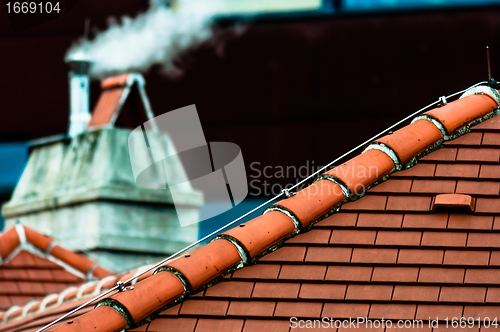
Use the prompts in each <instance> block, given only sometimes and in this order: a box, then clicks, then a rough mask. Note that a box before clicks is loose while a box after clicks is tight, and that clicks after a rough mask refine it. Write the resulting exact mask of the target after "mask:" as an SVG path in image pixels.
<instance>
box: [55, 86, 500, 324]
mask: <svg viewBox="0 0 500 332" xmlns="http://www.w3.org/2000/svg"><path fill="white" fill-rule="evenodd" d="M498 100H499V98H498V93H497V92H496V91H493V90H492V89H490V88H487V87H480V88H475V89H474V90H473V91H472V93H471V92H470V91H469V92H467V93H466V96H464V97H463V98H462V99H460V100H458V101H455V102H450V103H448V104H447V105H445V106H443V107H440V108H437V109H435V110H432V111H429V112H427V113H425V114H424V115H422V116H420V117H418V118H417V119H416V120H415V121H414V122H413V123H412V124H410V125H408V126H406V127H404V128H402V129H400V130H398V131H396V132H394V133H392V134H390V135H387V136H385V137H382V138H380V139H378V140H376V141H375V142H373V143H372V144H371V145H370V146H369V147H368V148H367V150H365V152H364V153H362V154H361V155H360V156H358V157H355V158H353V159H352V160H351V161H348V162H347V163H345V164H343V165H341V166H339V167H337V168H335V169H333V170H330V171H328V172H327V173H325V174H324V175H323V176H321V177H319V178H318V181H316V182H315V183H314V184H312V185H311V186H309V187H307V188H306V189H303V190H301V191H299V192H298V193H297V194H296V195H294V196H291V197H289V198H286V199H284V200H282V201H280V202H278V203H277V204H275V205H273V206H272V207H271V208H270V209H268V210H267V213H265V214H264V215H263V216H260V217H258V218H255V219H253V220H251V221H249V222H247V223H246V224H244V225H243V226H239V227H236V228H233V229H231V230H229V231H227V232H225V233H224V234H222V235H220V236H217V237H216V238H214V239H213V240H212V242H210V243H209V244H208V245H205V246H202V247H200V248H198V249H196V250H195V251H193V252H191V253H190V254H189V255H185V256H183V257H179V258H176V259H174V260H171V261H169V262H168V263H167V264H166V265H165V266H163V267H161V268H159V269H157V270H156V272H155V273H154V274H153V275H152V276H151V277H149V278H147V279H145V280H143V281H140V282H138V283H137V284H135V286H134V289H133V290H129V291H125V292H120V293H118V294H116V295H113V296H111V297H110V298H107V299H103V300H101V301H99V302H98V304H97V308H96V309H94V310H91V311H89V312H87V313H85V314H83V315H81V316H79V317H76V318H74V319H72V321H71V324H68V323H61V324H59V325H57V326H54V327H51V328H49V329H48V331H88V330H93V331H112V330H121V329H127V328H136V329H135V330H134V331H140V330H143V331H168V330H169V329H172V328H173V329H175V327H176V326H180V325H179V324H182V326H183V328H182V329H183V330H185V331H193V330H194V329H196V331H200V330H212V331H214V330H218V329H231V330H238V331H256V330H258V331H261V330H264V329H269V328H271V326H272V328H275V329H276V330H283V331H288V330H289V329H290V317H291V316H294V317H299V318H303V319H319V318H321V317H331V318H335V319H345V318H350V317H368V318H372V319H380V318H385V319H394V320H397V319H415V318H416V319H423V320H426V321H427V320H429V319H434V318H436V317H439V319H440V320H443V319H444V318H446V317H448V318H449V319H452V318H453V317H462V316H464V317H474V318H477V317H481V319H485V318H489V319H494V318H496V317H497V316H498V315H499V314H500V309H499V308H500V302H499V301H500V296H499V294H498V293H499V292H498V291H497V288H498V286H499V284H498V283H497V279H496V277H494V276H495V275H496V274H499V273H500V270H498V266H500V233H499V231H498V230H499V229H500V226H499V225H500V217H499V216H498V213H499V212H500V210H499V206H500V192H498V190H495V188H496V187H494V186H493V187H491V188H490V189H488V191H486V192H483V191H481V190H480V187H481V185H482V183H481V182H480V180H482V179H481V178H480V177H479V174H484V176H487V177H489V179H492V180H495V181H498V179H499V178H500V174H498V173H496V174H495V172H494V171H493V170H492V169H488V167H486V168H485V171H484V172H483V173H480V171H481V169H482V168H483V167H485V166H497V165H498V164H499V163H500V149H499V147H498V146H493V147H490V146H492V143H491V139H487V140H486V141H485V142H486V144H487V146H488V148H483V146H482V145H481V144H482V143H479V142H482V141H483V140H484V136H485V134H486V133H500V122H499V121H498V118H499V117H494V116H495V115H497V111H496V110H497V107H498ZM489 117H493V118H492V119H490V120H486V118H489ZM483 120H486V121H484V122H483V123H481V124H480V125H478V126H476V127H474V128H472V131H473V132H472V133H471V134H466V135H465V136H464V138H463V139H461V140H456V141H451V143H450V144H444V145H443V146H441V144H442V142H443V140H452V139H454V138H457V137H458V136H460V135H463V134H465V133H466V132H467V131H468V129H469V127H470V126H471V125H474V124H476V123H478V122H481V121H483ZM471 136H472V137H471ZM479 136H481V138H479ZM434 150H437V151H435V152H432V151H434ZM426 154H427V156H426V157H423V156H424V155H426ZM417 160H418V162H419V164H418V165H417V166H414V167H411V166H412V165H414V164H415V163H416V161H417ZM352 167H360V169H364V170H366V171H369V170H370V169H371V170H375V171H374V172H372V173H369V172H368V173H366V172H365V173H364V174H363V175H359V176H358V175H354V176H353V175H352V174H349V172H346V170H349V169H350V168H352ZM407 167H411V168H410V169H408V170H405V171H400V172H396V173H395V174H394V175H391V174H392V173H393V172H394V171H398V170H402V169H405V168H407ZM389 175H391V179H389V180H387V182H386V183H384V185H382V186H380V187H379V188H378V190H373V191H370V190H368V191H366V190H364V189H366V188H370V187H372V186H375V185H377V184H378V183H379V182H383V181H384V180H386V179H387V177H388V176H389ZM392 177H394V179H393V178H392ZM443 180H446V181H451V182H450V183H448V182H446V181H445V182H443ZM424 181H427V182H424ZM433 181H440V182H439V183H440V185H434V182H433ZM458 181H472V182H474V181H476V182H477V184H476V185H474V184H472V183H468V185H461V187H460V192H461V194H464V195H470V196H471V197H473V198H475V199H476V205H475V207H474V208H473V211H471V214H464V213H457V212H456V211H455V210H446V208H445V209H443V210H442V211H441V212H439V213H435V212H433V211H432V210H431V208H432V207H431V203H432V201H433V199H434V198H435V196H436V195H437V194H456V190H457V186H453V184H456V183H458ZM413 186H415V190H413ZM360 189H361V190H360ZM495 191H496V192H495ZM365 194H366V195H365ZM364 195H365V196H364ZM361 196H364V197H361ZM476 220H477V222H478V224H477V226H476V224H475V223H476ZM487 226H490V227H487ZM267 254H269V255H267ZM264 255H267V256H266V257H265V258H263V259H260V260H259V258H260V257H262V256H264ZM254 263H255V264H256V265H252V264H254ZM246 265H250V266H248V267H244V268H243V269H241V270H237V269H238V268H241V267H243V266H246ZM479 270H480V271H483V272H486V273H483V274H481V273H480V272H479ZM216 283H218V284H216ZM205 289H206V290H205ZM193 294H196V295H193ZM471 303H473V304H474V306H469V305H470V304H471ZM165 309H166V310H165ZM152 318H153V319H154V320H153V321H152V322H151V323H148V321H149V320H151V319H152ZM270 318H272V320H270ZM441 322H442V321H441ZM144 324H145V325H144Z"/></svg>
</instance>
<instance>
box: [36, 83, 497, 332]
mask: <svg viewBox="0 0 500 332" xmlns="http://www.w3.org/2000/svg"><path fill="white" fill-rule="evenodd" d="M485 84H488V82H487V81H482V82H479V83H476V84H474V85H472V86H471V87H469V88H467V89H464V90H461V91H458V92H455V93H452V94H450V95H448V96H446V97H444V96H443V97H440V98H439V99H438V100H437V101H435V102H433V103H431V104H429V105H427V106H425V107H423V108H421V109H419V110H418V111H416V112H413V113H412V114H410V115H408V116H406V117H405V118H403V119H402V120H400V121H398V122H396V123H395V124H393V125H392V126H390V127H388V128H386V129H385V130H383V131H381V132H380V133H378V134H376V135H375V136H373V137H371V138H369V139H367V140H366V141H364V142H363V143H361V144H359V145H358V146H356V147H354V148H352V149H351V150H349V151H347V152H346V153H344V154H343V155H341V156H340V157H338V158H336V159H335V160H333V161H331V162H330V163H328V164H327V165H325V166H323V167H322V168H320V169H318V170H317V171H316V172H313V173H311V174H310V175H309V176H307V177H305V178H304V179H302V180H301V181H299V182H297V183H296V184H295V185H293V186H292V187H290V188H287V189H284V190H283V191H282V192H281V193H280V194H278V195H276V196H274V197H273V198H271V199H269V200H267V201H266V202H264V203H262V204H261V205H259V206H257V207H255V208H253V209H252V210H250V211H248V212H246V213H245V214H243V215H241V216H240V217H238V218H236V219H234V220H233V221H231V222H229V223H227V224H226V225H224V226H222V227H220V228H219V229H217V230H215V231H213V232H212V233H210V234H208V235H206V236H204V237H203V238H201V239H199V240H197V241H195V242H193V243H192V244H190V245H188V246H187V247H185V248H183V249H181V250H179V251H177V252H176V253H174V254H172V255H170V256H168V257H167V258H165V259H163V260H161V261H160V262H158V263H156V264H154V265H152V266H151V267H149V268H148V269H146V270H144V271H142V272H141V273H139V274H137V275H134V276H133V277H131V278H130V279H128V280H125V281H122V282H118V283H117V284H116V285H115V286H114V287H112V288H110V289H108V290H107V291H105V292H104V293H102V294H100V295H98V296H96V297H94V298H92V299H90V300H89V301H87V302H85V303H83V304H81V305H80V306H78V307H76V308H75V309H73V310H71V311H69V312H68V313H66V314H64V315H63V316H61V317H59V318H58V319H56V320H54V321H53V322H51V323H49V324H47V325H46V326H44V327H42V328H41V329H39V330H37V332H42V331H45V330H46V329H48V328H49V327H51V326H54V325H55V324H57V323H59V322H61V321H62V320H64V319H66V318H68V317H69V316H71V315H73V314H74V313H76V312H78V311H79V310H81V309H83V308H84V307H86V306H88V305H90V304H92V303H94V302H96V301H97V300H100V299H102V298H104V297H105V296H106V295H108V294H110V293H112V292H114V291H116V290H118V291H119V292H122V291H126V290H127V288H128V287H127V286H130V285H131V284H132V283H133V282H134V280H137V279H138V278H139V277H141V276H142V275H144V274H146V273H148V272H150V271H152V270H155V269H157V268H159V267H161V266H162V265H164V264H165V263H167V262H168V261H169V260H171V259H174V258H176V257H178V256H180V255H181V254H183V253H185V252H186V251H188V250H189V249H191V248H193V247H195V246H197V245H198V244H200V243H202V242H204V241H206V240H208V239H210V238H212V237H214V236H216V235H219V234H220V233H221V232H222V231H224V230H226V229H227V228H229V227H230V226H232V225H234V224H236V223H237V222H238V221H240V220H242V219H243V218H246V217H247V216H249V215H251V214H253V213H254V212H256V211H258V210H260V209H261V208H263V207H266V206H268V204H270V203H272V202H273V201H275V200H277V199H278V198H280V197H282V196H284V197H285V198H287V197H290V196H291V195H294V193H292V192H290V191H291V190H293V189H295V188H297V187H299V186H301V185H302V184H304V183H305V182H307V181H309V180H311V179H312V178H315V177H317V176H318V174H320V173H322V172H324V171H326V170H328V169H330V168H331V167H332V166H334V165H335V164H336V163H337V162H339V161H340V160H342V159H344V158H345V157H347V156H349V155H351V154H352V153H353V152H355V151H357V150H359V149H361V148H362V147H365V146H367V145H368V144H370V143H372V142H373V141H374V140H376V139H377V138H379V137H381V136H382V135H384V134H386V133H388V132H389V131H391V130H392V129H394V128H396V127H398V126H399V125H401V124H402V123H404V122H406V121H408V120H410V119H411V118H413V117H415V116H417V115H419V114H420V113H422V112H424V111H426V110H427V109H429V108H431V107H433V106H437V105H439V104H441V105H445V104H447V103H448V99H450V98H454V97H456V96H458V95H461V94H464V93H465V95H464V96H462V97H465V96H467V95H472V94H487V95H489V96H490V97H492V98H494V99H495V100H496V101H497V103H498V105H499V106H500V94H498V92H497V91H496V90H495V91H494V89H492V88H489V87H488V86H483V85H485ZM440 130H441V129H440ZM445 137H446V136H445Z"/></svg>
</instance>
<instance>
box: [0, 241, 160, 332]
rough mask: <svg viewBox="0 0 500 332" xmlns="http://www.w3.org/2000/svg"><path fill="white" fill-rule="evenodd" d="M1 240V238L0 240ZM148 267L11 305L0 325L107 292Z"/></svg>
mask: <svg viewBox="0 0 500 332" xmlns="http://www.w3.org/2000/svg"><path fill="white" fill-rule="evenodd" d="M0 240H1V238H0ZM147 267H148V265H146V266H142V267H138V268H136V269H133V270H131V271H127V272H124V273H119V274H111V275H106V276H104V277H102V278H100V279H96V280H91V281H86V282H83V283H81V284H79V285H72V286H69V287H67V288H65V289H63V290H61V291H60V292H58V293H51V294H48V295H46V296H45V297H44V298H42V299H39V300H32V301H30V302H28V303H26V304H24V305H13V306H11V307H10V308H8V309H7V310H5V311H0V327H1V324H2V323H3V324H5V323H9V322H12V321H17V320H20V319H23V318H25V317H27V316H30V315H35V314H38V313H42V312H43V311H45V310H48V309H53V308H56V307H58V306H60V305H62V304H64V303H68V302H71V301H76V300H80V299H83V298H86V297H90V296H96V295H98V294H100V293H101V292H103V291H105V290H108V289H110V288H112V287H113V286H115V285H116V283H117V282H123V281H125V280H129V279H131V278H134V276H138V275H139V274H140V273H141V272H142V271H143V270H144V269H146V268H147ZM150 275H151V274H143V275H141V276H139V277H138V278H137V279H135V280H134V282H133V283H134V284H135V283H136V282H137V281H140V280H143V279H145V278H147V277H149V276H150Z"/></svg>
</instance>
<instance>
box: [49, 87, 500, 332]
mask: <svg viewBox="0 0 500 332" xmlns="http://www.w3.org/2000/svg"><path fill="white" fill-rule="evenodd" d="M491 90H493V89H491ZM492 94H494V95H496V94H498V93H497V91H496V90H495V91H494V93H493V92H492ZM498 106H499V103H498V101H497V100H496V99H495V98H492V97H491V96H490V95H489V94H484V92H483V93H481V92H479V93H478V94H472V95H467V96H465V97H464V98H462V99H459V100H457V101H454V102H451V103H448V104H446V105H444V106H443V107H441V108H437V109H433V110H431V111H429V112H426V113H425V115H427V116H429V117H431V118H433V119H434V120H432V121H431V120H430V119H429V118H419V119H418V121H414V122H412V123H411V124H409V125H407V126H405V127H403V128H401V129H399V130H398V131H396V132H395V133H393V134H390V135H386V136H384V137H382V138H380V139H378V140H377V141H376V142H380V143H382V144H385V143H387V144H386V146H388V148H389V149H390V150H392V151H393V153H394V154H395V155H396V156H397V158H398V159H399V160H400V161H402V163H404V166H403V167H401V168H408V167H411V166H413V165H414V164H415V162H416V159H418V158H420V157H422V156H424V155H426V154H427V153H429V152H431V151H434V150H435V149H437V148H439V147H440V146H441V143H442V142H443V140H448V139H454V138H457V137H458V136H460V135H463V134H465V133H467V132H468V130H469V127H470V126H471V125H474V124H476V123H479V122H481V121H483V120H485V119H486V118H490V117H492V116H495V115H497V114H498ZM420 120H424V121H427V122H428V124H427V123H425V124H424V121H420ZM431 124H432V125H433V127H434V128H433V127H431V126H430V125H431ZM443 128H446V131H447V134H448V135H447V136H444V135H443V133H442V129H443ZM422 129H424V130H423V132H424V133H423V134H424V135H422ZM392 135H394V136H392ZM426 135H430V137H431V138H429V137H427V136H426ZM408 149H410V151H411V153H408ZM370 151H372V150H370V149H367V150H365V151H364V152H363V153H362V154H361V155H359V156H357V157H355V158H353V159H351V160H350V161H348V162H346V163H344V164H343V165H341V166H338V167H336V168H334V169H333V170H330V171H328V172H327V174H329V175H332V173H333V175H334V176H335V174H336V176H338V174H339V173H340V171H341V170H342V167H344V168H345V167H348V166H349V165H350V166H351V167H352V166H361V167H369V166H373V167H379V168H380V169H381V170H382V172H378V173H377V176H375V177H373V176H366V177H358V178H357V177H352V178H351V179H348V178H347V177H346V178H340V180H341V181H342V182H343V183H346V184H347V185H348V186H349V188H350V189H351V188H352V187H354V188H355V187H356V186H357V185H360V184H361V185H364V186H367V187H373V186H374V185H376V184H378V183H380V182H383V181H385V180H386V179H387V178H388V176H389V175H390V174H391V173H392V172H394V171H395V170H396V166H397V165H396V164H395V163H394V161H393V160H394V156H391V155H389V154H390V153H389V152H387V151H384V150H377V151H378V152H380V153H382V154H383V155H385V156H386V157H383V156H382V155H380V156H381V157H377V158H369V157H368V156H369V155H370V154H372V153H373V152H370ZM378 152H377V153H378ZM365 158H367V159H366V160H371V161H372V162H374V165H369V164H368V165H367V164H363V162H362V160H364V159H365ZM341 174H342V173H341ZM349 180H351V182H350V181H349ZM342 189H343V188H342V187H341V186H340V185H339V184H338V183H335V182H333V181H331V180H330V179H328V178H321V177H320V179H319V181H317V182H315V183H313V184H312V185H310V186H309V187H307V188H305V189H302V190H301V191H299V192H298V193H297V194H296V195H294V196H291V197H289V198H286V199H284V200H282V201H280V202H278V203H277V204H275V205H273V206H274V207H284V208H286V210H287V211H288V212H289V213H290V214H285V213H281V212H280V211H272V212H268V213H266V214H264V215H263V216H259V217H257V218H255V219H252V220H250V221H249V222H247V223H246V224H245V226H244V227H242V228H241V229H240V228H238V227H240V226H237V227H235V228H233V229H231V230H229V231H227V232H226V233H224V234H223V235H226V236H231V237H233V238H234V239H235V240H237V241H238V242H239V243H241V244H242V245H243V246H244V247H245V250H246V251H247V253H249V255H250V257H258V256H259V255H261V254H263V253H265V252H268V251H270V250H271V249H272V248H273V247H275V246H276V245H277V243H280V241H282V240H283V239H286V238H287V237H292V236H294V235H297V234H299V233H301V230H300V229H299V230H298V229H297V228H296V227H295V224H294V220H292V218H291V217H290V216H291V215H293V216H295V217H297V218H298V220H299V222H300V224H301V226H302V227H300V228H302V229H304V230H305V231H307V229H309V228H310V227H311V226H312V225H313V224H314V223H316V222H318V221H319V220H321V219H323V218H324V216H325V215H328V214H330V213H331V212H332V211H335V210H336V209H338V208H339V207H340V205H342V204H343V203H344V202H346V201H349V200H355V199H358V198H360V197H362V196H363V194H364V192H363V193H361V194H359V195H357V196H354V195H353V196H352V197H348V196H346V194H345V193H344V191H343V190H342ZM323 190H328V194H325V192H324V191H323ZM306 202H307V204H305V203H306ZM325 202H326V203H325ZM280 213H281V214H280ZM273 217H274V218H276V219H277V220H278V219H280V225H283V226H282V227H275V224H274V223H275V221H274V220H273V222H272V223H269V224H268V225H267V226H269V227H268V228H266V229H264V230H262V221H263V220H267V219H268V218H269V219H274V218H273ZM282 218H288V219H289V220H288V221H286V222H285V219H282ZM281 219H282V220H281ZM282 222H283V223H282ZM244 228H246V229H247V230H248V229H250V230H251V231H250V232H248V231H243V230H242V229H244ZM271 231H272V232H271ZM259 233H260V235H258V234H259ZM255 235H257V236H256V237H255V240H257V241H260V240H263V242H264V243H265V242H266V241H268V243H266V244H264V243H259V244H258V245H255V243H254V242H253V241H254V239H253V236H255ZM219 241H225V240H224V238H219V239H215V241H213V242H211V243H209V244H208V245H206V246H203V247H201V248H198V249H196V250H195V251H193V252H192V253H191V254H190V255H189V256H191V255H200V257H202V256H203V257H206V258H207V259H209V261H203V264H201V263H200V261H199V260H198V259H196V260H191V263H188V262H187V259H189V257H182V258H178V259H176V260H174V261H173V262H175V261H178V262H179V261H181V260H182V262H183V264H185V265H183V268H184V269H188V270H191V269H192V270H193V271H197V270H198V269H199V268H200V266H196V265H197V264H198V265H200V264H201V266H202V267H204V266H207V267H208V266H210V268H211V271H212V273H206V274H205V275H204V277H203V278H195V279H193V277H192V276H191V277H187V278H186V279H188V280H189V281H190V282H192V280H196V282H195V285H192V286H194V287H193V288H196V287H198V286H201V287H203V284H205V286H207V284H209V285H208V286H210V285H212V284H213V282H214V280H215V279H216V278H218V277H220V276H223V275H224V274H227V273H229V272H231V271H232V270H234V269H236V268H238V267H241V265H242V264H238V258H237V257H239V258H241V257H240V256H239V255H238V249H237V248H236V245H235V244H233V242H231V241H226V242H227V244H228V245H231V246H233V249H234V250H231V253H230V254H229V255H228V259H227V260H226V261H225V259H222V260H221V258H223V257H225V252H223V251H219V250H217V249H216V248H214V250H213V252H212V253H210V252H209V251H210V250H211V249H210V248H211V245H212V244H213V243H219ZM212 246H213V245H212ZM266 247H267V248H266ZM207 248H208V249H207ZM171 264H172V263H168V264H167V266H169V265H171ZM190 264H192V266H190ZM173 265H176V263H174V264H173ZM181 270H182V269H181ZM167 272H168V271H167ZM179 273H182V272H181V271H179ZM163 277H164V276H163V275H161V274H155V275H153V276H152V277H150V278H148V279H147V280H148V285H149V283H151V284H152V285H154V283H155V282H157V283H158V284H161V279H163ZM190 278H191V279H190ZM172 280H173V279H172ZM202 280H203V281H202ZM175 283H178V282H177V281H175ZM140 284H141V283H137V285H138V286H139V285H140ZM141 287H142V286H141ZM162 287H165V285H162ZM135 294H136V293H134V291H129V292H125V293H122V294H119V295H120V296H119V297H118V296H117V297H115V300H122V301H124V302H125V301H127V302H130V303H133V299H134V298H135ZM189 294H191V291H189V290H184V293H183V294H182V295H180V297H181V298H183V297H184V296H186V295H189ZM152 298H153V299H154V301H157V299H156V297H152ZM102 301H105V300H102ZM172 304H173V303H172ZM168 306H169V304H168V303H163V302H162V303H161V304H159V305H157V306H156V310H155V311H154V312H156V313H157V312H159V311H160V310H162V309H164V308H166V307H168ZM101 307H102V306H99V303H98V305H97V309H95V310H93V311H90V312H88V313H86V314H83V315H82V316H80V317H78V318H76V319H74V321H75V322H77V323H78V324H72V325H70V326H69V325H67V324H62V325H58V326H56V327H52V328H49V329H48V331H57V332H59V331H83V330H81V329H79V328H76V327H77V326H80V325H82V324H86V325H85V326H87V327H89V328H90V327H91V328H92V329H93V330H95V331H105V330H106V324H107V323H106V321H105V320H95V319H94V318H95V317H96V315H97V313H96V310H98V309H100V308H101ZM129 309H131V310H129ZM127 310H129V311H130V315H131V316H132V317H142V316H144V314H145V312H143V309H142V308H137V307H136V306H134V307H133V308H127ZM135 310H137V312H135ZM147 311H151V310H147ZM134 320H135V319H134ZM90 322H95V324H94V325H92V326H90V325H87V324H89V323H90ZM135 323H137V322H135ZM74 327H75V328H74ZM131 327H134V326H128V324H127V323H125V317H124V319H123V325H122V326H120V327H117V328H116V329H117V330H120V329H124V328H131ZM114 328H115V326H113V329H114Z"/></svg>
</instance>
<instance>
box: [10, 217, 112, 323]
mask: <svg viewBox="0 0 500 332" xmlns="http://www.w3.org/2000/svg"><path fill="white" fill-rule="evenodd" d="M23 243H29V244H30V245H32V246H33V247H34V248H36V249H37V250H38V251H39V253H41V254H44V255H47V256H52V257H54V258H55V259H56V260H58V261H60V262H62V263H64V264H67V265H68V266H69V267H71V268H74V269H75V270H77V271H78V272H81V273H82V274H84V275H87V277H88V278H101V277H106V276H109V275H110V274H111V272H110V271H107V270H106V269H104V268H102V267H100V266H98V265H96V264H95V263H94V261H92V260H91V259H89V258H87V257H84V256H81V255H79V254H77V253H75V252H72V251H71V250H68V249H65V248H63V247H61V246H59V245H55V244H54V241H53V239H52V238H51V237H49V236H47V235H45V234H42V233H39V232H37V231H35V230H34V229H31V228H29V227H27V226H25V225H21V224H16V226H14V227H11V228H9V229H8V230H7V231H5V232H4V233H2V234H1V235H0V262H5V261H6V260H8V258H9V255H11V253H13V252H15V250H16V249H17V248H18V247H20V246H21V245H23ZM59 265H60V264H59ZM63 267H64V266H63ZM98 283H99V280H97V281H95V282H92V285H94V284H95V286H97V285H98ZM86 285H87V284H84V285H82V286H86ZM82 286H81V287H82ZM113 286H114V284H113ZM71 287H73V286H71ZM71 287H68V288H71ZM101 287H102V285H101ZM95 288H96V287H93V288H92V289H91V290H92V291H94V289H95ZM65 290H66V289H65ZM65 290H63V291H62V293H64V291H65ZM62 293H61V294H62ZM89 293H91V292H90V291H89V290H87V289H85V290H84V291H83V294H89ZM54 295H56V294H48V295H47V296H45V297H44V298H42V299H40V300H38V301H32V302H29V303H27V304H25V305H22V306H18V305H15V306H12V307H10V308H8V309H7V310H5V311H0V321H1V322H3V323H5V322H7V321H13V320H17V319H20V318H24V317H26V316H27V315H28V314H31V313H34V312H40V311H43V310H44V309H45V306H40V305H39V304H41V303H44V301H46V300H47V299H49V297H50V298H53V297H54ZM57 302H59V301H49V302H48V303H45V304H46V305H52V304H54V303H57Z"/></svg>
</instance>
